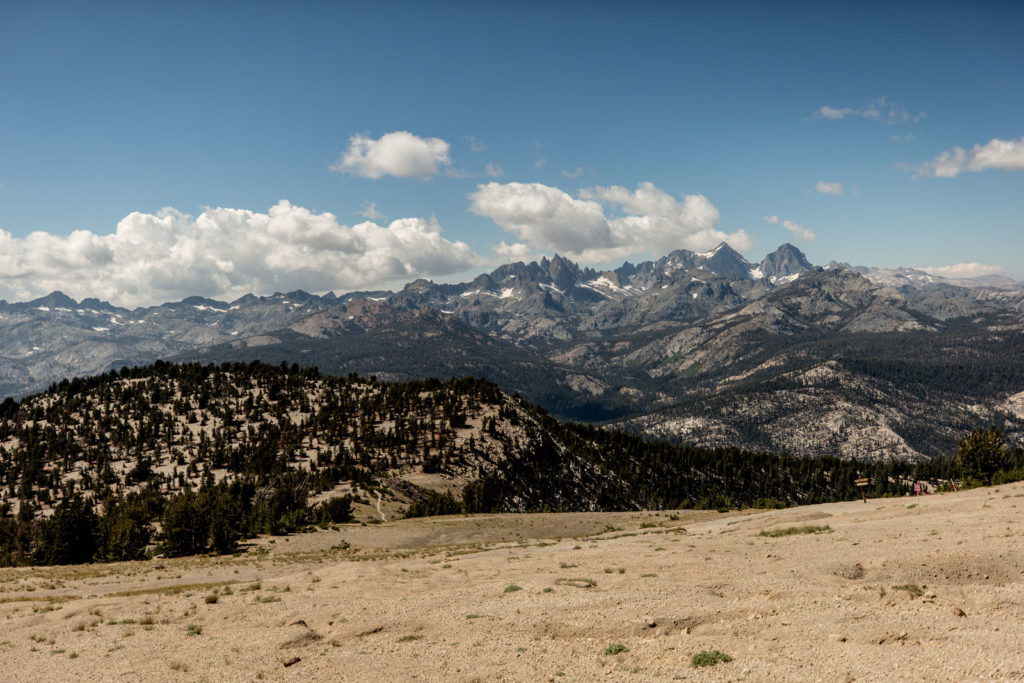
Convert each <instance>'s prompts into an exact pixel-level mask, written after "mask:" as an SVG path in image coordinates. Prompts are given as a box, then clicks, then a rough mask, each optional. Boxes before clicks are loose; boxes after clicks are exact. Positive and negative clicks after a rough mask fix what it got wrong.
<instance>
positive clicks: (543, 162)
mask: <svg viewBox="0 0 1024 683" xmlns="http://www.w3.org/2000/svg"><path fill="white" fill-rule="evenodd" d="M547 163H548V158H547V157H540V158H538V159H537V160H536V161H534V162H533V167H534V168H544V166H545V165H546V164H547Z"/></svg>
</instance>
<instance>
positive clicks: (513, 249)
mask: <svg viewBox="0 0 1024 683" xmlns="http://www.w3.org/2000/svg"><path fill="white" fill-rule="evenodd" d="M494 254H495V256H497V257H498V261H499V262H500V263H508V262H511V261H535V260H537V258H536V257H537V256H538V254H537V250H536V249H534V248H532V247H530V246H528V245H526V244H523V243H522V242H516V243H515V244H506V243H505V241H504V240H502V241H501V242H498V244H497V246H495V247H494Z"/></svg>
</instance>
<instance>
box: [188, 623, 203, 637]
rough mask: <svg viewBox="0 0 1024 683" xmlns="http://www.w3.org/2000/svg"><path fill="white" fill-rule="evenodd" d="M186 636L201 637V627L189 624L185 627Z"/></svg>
mask: <svg viewBox="0 0 1024 683" xmlns="http://www.w3.org/2000/svg"><path fill="white" fill-rule="evenodd" d="M185 635H186V636H201V635H203V627H202V626H200V625H199V624H189V625H188V626H187V627H185Z"/></svg>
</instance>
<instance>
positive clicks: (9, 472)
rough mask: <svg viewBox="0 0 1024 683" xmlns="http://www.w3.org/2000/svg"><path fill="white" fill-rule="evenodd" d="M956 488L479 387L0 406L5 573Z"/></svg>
mask: <svg viewBox="0 0 1024 683" xmlns="http://www.w3.org/2000/svg"><path fill="white" fill-rule="evenodd" d="M955 474H956V465H955V463H954V462H953V461H952V460H934V461H929V462H924V463H917V464H910V463H897V462H887V463H883V462H878V463H857V462H854V461H848V460H847V461H843V460H839V459H836V458H830V457H818V458H794V457H789V456H786V455H778V454H769V453H752V452H744V451H741V450H739V449H735V448H715V449H702V448H695V447H680V446H675V445H670V444H667V443H663V442H654V441H647V440H644V439H642V438H640V437H637V436H634V435H629V434H624V433H620V432H611V431H606V430H602V429H599V428H596V427H592V426H583V425H574V424H562V423H559V422H557V421H556V420H554V419H553V418H552V417H550V416H549V415H548V414H547V413H546V412H545V411H543V410H542V409H540V408H537V407H536V406H533V405H530V404H529V403H527V402H526V401H525V400H523V399H522V398H520V397H518V396H510V395H508V394H505V393H503V392H502V391H501V390H500V389H499V388H498V387H497V386H496V385H494V384H491V383H489V382H485V381H482V380H476V379H453V380H449V381H446V382H441V381H438V380H426V381H419V382H404V383H387V382H380V381H377V380H376V379H374V378H369V379H367V378H361V377H358V376H355V375H349V376H346V377H329V376H324V375H321V374H320V373H319V372H318V371H317V370H316V369H311V368H306V369H301V368H299V367H298V366H297V365H292V366H286V365H284V364H282V365H280V366H271V365H266V364H262V363H258V362H253V363H248V364H244V363H235V364H224V365H220V366H214V365H207V366H202V365H198V364H182V365H174V364H169V363H163V362H159V363H156V364H154V365H151V366H147V367H139V368H133V369H128V368H125V369H122V370H121V371H119V372H116V373H115V372H111V373H108V374H105V375H101V376H97V377H92V378H88V379H75V380H71V381H63V382H61V383H60V384H57V385H54V386H53V387H51V388H50V390H49V391H47V392H45V393H43V394H38V395H35V396H31V397H28V398H26V399H24V400H23V401H21V402H20V403H18V402H15V401H13V400H7V401H5V402H4V403H3V404H0V564H17V563H27V562H37V563H61V562H76V561H88V560H91V559H127V558H137V557H141V556H143V555H144V554H145V553H146V552H147V550H148V551H149V552H154V551H158V552H166V553H171V554H187V553H194V552H200V551H203V550H206V549H210V548H212V549H216V550H220V551H228V550H231V549H233V548H234V547H235V545H236V543H237V542H238V540H239V539H241V538H243V537H245V536H248V535H251V534H255V533H287V532H290V531H294V530H297V529H300V528H303V527H305V526H308V525H310V524H315V523H321V524H328V523H335V522H344V521H348V520H349V519H350V518H351V516H352V514H353V513H352V506H353V504H356V505H357V506H358V505H360V504H362V505H363V506H364V508H365V509H370V510H372V504H373V503H374V499H375V498H376V499H377V500H376V504H377V505H378V506H379V504H380V500H381V499H384V500H387V501H391V502H393V503H395V504H400V505H401V506H402V507H403V508H404V509H405V510H406V513H407V514H410V515H418V514H436V513H452V512H507V511H519V512H524V511H539V510H629V509H639V508H654V509H667V508H677V507H693V506H697V507H712V508H718V507H729V506H752V505H757V506H779V505H792V504H799V503H813V502H822V501H831V500H841V499H849V498H853V497H856V496H857V495H858V490H857V489H856V488H855V487H854V485H853V480H854V479H855V478H856V477H858V476H870V477H872V479H873V482H874V483H873V485H872V487H871V488H870V490H869V493H870V494H871V495H884V494H896V493H902V492H905V491H907V490H908V487H909V486H910V484H911V483H912V482H913V481H914V480H915V479H937V478H948V477H950V476H954V475H955ZM366 506H370V507H366ZM378 509H379V508H378Z"/></svg>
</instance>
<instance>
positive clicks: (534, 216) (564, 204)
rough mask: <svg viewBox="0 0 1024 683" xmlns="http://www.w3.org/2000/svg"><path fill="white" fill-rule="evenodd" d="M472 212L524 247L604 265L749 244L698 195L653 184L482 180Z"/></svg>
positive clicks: (737, 247)
mask: <svg viewBox="0 0 1024 683" xmlns="http://www.w3.org/2000/svg"><path fill="white" fill-rule="evenodd" d="M469 198H470V210H471V211H473V212H474V213H476V214H479V215H481V216H487V217H488V218H490V219H491V220H493V221H494V222H495V223H497V224H498V225H499V226H501V227H502V228H504V229H505V230H508V231H509V232H511V233H513V234H514V235H515V236H516V237H517V238H519V240H521V242H522V243H525V245H528V247H529V248H532V249H536V250H540V251H556V252H559V253H562V254H566V255H569V256H571V257H573V258H576V259H578V260H581V261H585V262H591V263H604V262H607V261H612V260H617V259H621V258H626V257H628V256H631V255H633V254H639V253H644V252H646V251H649V250H652V249H653V250H655V251H668V250H671V249H678V248H680V247H684V248H688V249H694V250H704V249H708V248H711V247H713V246H715V245H716V244H718V243H719V242H722V241H725V242H728V243H729V244H731V245H732V246H733V247H735V248H736V249H740V250H743V249H749V248H750V247H752V246H753V240H752V239H751V238H750V236H748V235H747V234H746V233H745V232H744V231H742V230H737V231H736V232H733V233H725V232H722V231H721V230H718V229H717V224H718V221H719V214H718V209H716V208H715V207H714V205H713V204H712V203H711V202H710V201H708V199H707V198H706V197H704V196H703V195H689V196H687V197H684V198H683V200H682V201H678V200H677V199H676V198H675V197H673V196H672V195H670V194H668V193H667V192H665V191H663V190H661V189H659V188H657V187H655V186H654V185H653V184H651V183H640V185H639V186H638V187H637V189H636V190H633V191H630V190H628V189H626V188H624V187H618V186H612V187H592V188H587V189H584V190H581V191H580V193H579V196H578V197H572V196H571V195H569V194H567V193H566V192H564V191H562V190H560V189H559V188H557V187H551V186H548V185H543V184H541V183H504V184H502V183H488V184H486V185H478V186H477V189H476V191H475V192H473V193H471V194H470V196H469Z"/></svg>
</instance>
